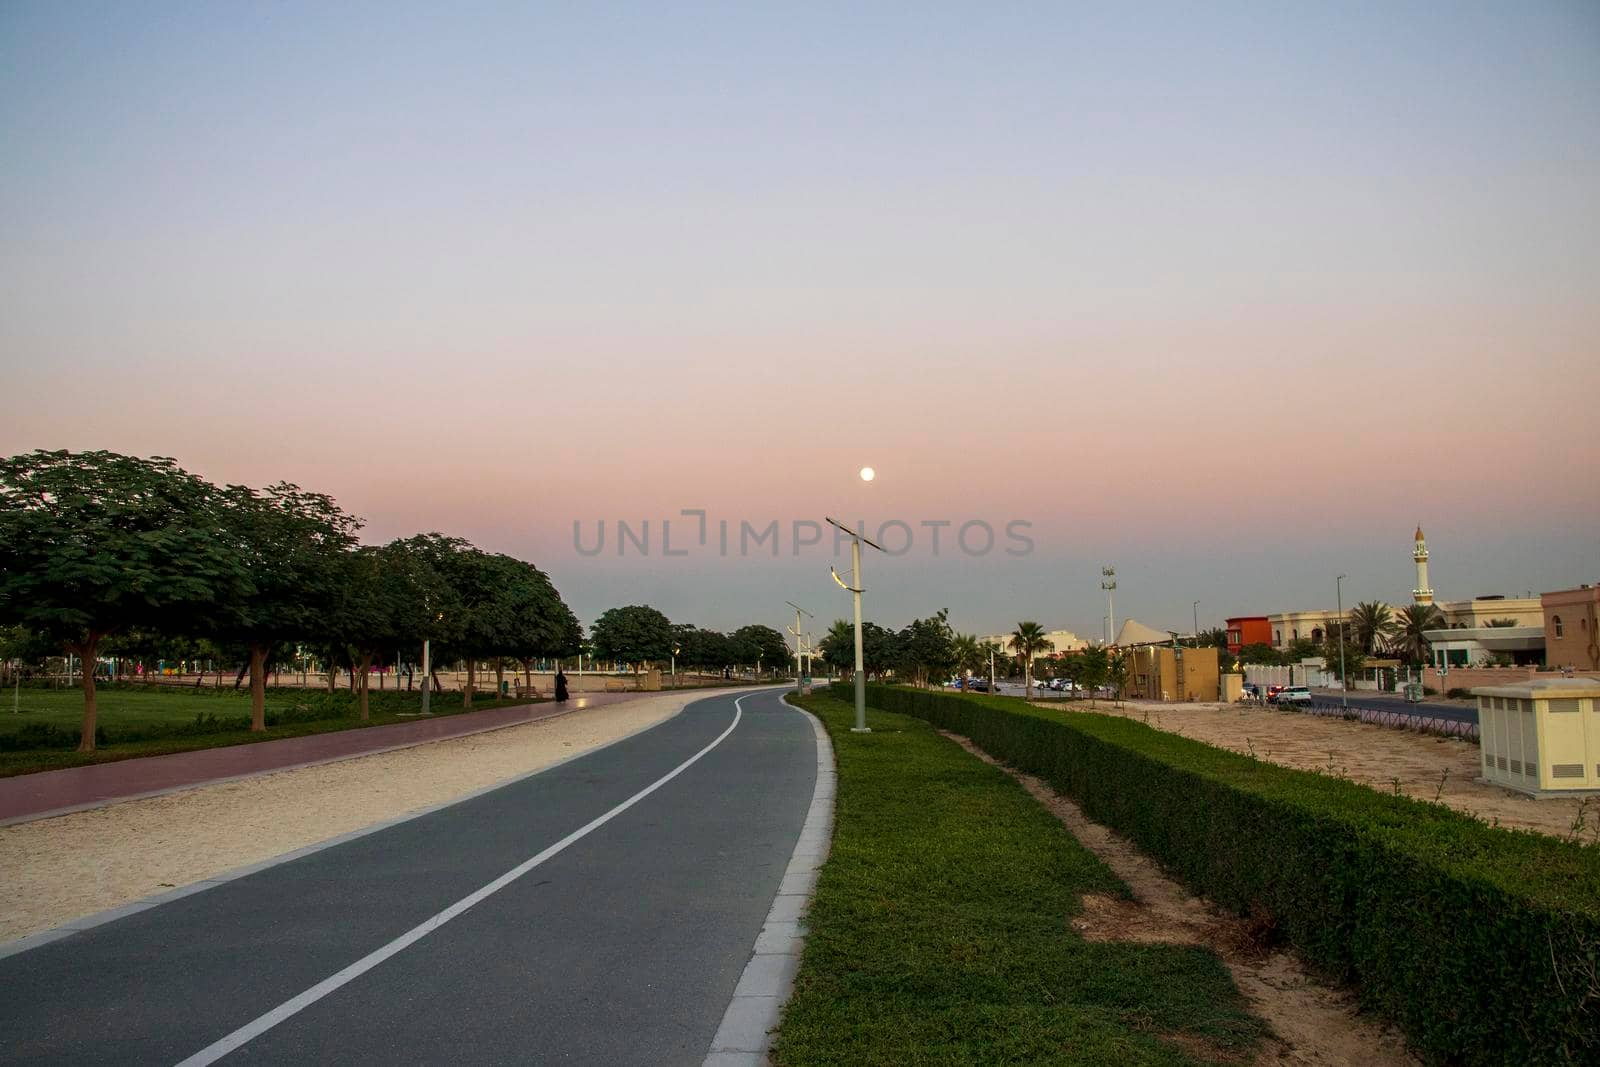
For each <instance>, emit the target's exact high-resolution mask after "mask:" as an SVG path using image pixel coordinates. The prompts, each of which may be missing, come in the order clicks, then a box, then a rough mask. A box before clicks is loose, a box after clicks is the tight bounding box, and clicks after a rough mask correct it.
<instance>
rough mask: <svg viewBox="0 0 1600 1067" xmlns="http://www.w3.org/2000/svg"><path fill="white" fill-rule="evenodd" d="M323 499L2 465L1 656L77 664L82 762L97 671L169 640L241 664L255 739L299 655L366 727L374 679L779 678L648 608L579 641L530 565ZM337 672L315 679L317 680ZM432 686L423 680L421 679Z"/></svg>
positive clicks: (45, 462)
mask: <svg viewBox="0 0 1600 1067" xmlns="http://www.w3.org/2000/svg"><path fill="white" fill-rule="evenodd" d="M361 526H362V523H361V520H360V519H358V518H356V517H355V516H353V515H350V514H348V513H346V512H345V511H344V510H343V509H341V508H340V507H339V505H338V504H337V503H336V502H335V501H334V500H333V499H332V498H331V497H329V496H327V495H325V494H322V493H314V492H309V491H306V490H303V489H301V488H300V487H298V486H296V485H292V484H289V483H286V482H282V483H278V484H276V485H271V486H268V487H267V488H265V489H259V490H258V489H252V488H249V487H247V486H240V485H227V486H216V485H213V484H211V483H210V482H207V481H206V480H204V479H202V478H200V477H198V476H196V475H193V474H191V473H189V472H188V471H185V470H183V469H182V468H180V467H179V466H178V465H177V464H176V463H175V462H174V461H173V460H171V459H167V458H161V457H156V458H150V459H140V458H137V457H133V456H124V455H119V454H117V453H113V452H81V453H73V452H66V451H45V450H40V451H35V452H31V453H27V454H25V455H18V456H12V457H9V458H7V459H4V460H0V628H8V629H6V630H5V632H4V633H3V634H0V637H3V639H4V643H5V645H6V646H7V647H6V653H7V656H8V657H11V656H15V657H16V658H18V659H35V658H42V656H43V655H44V654H46V651H47V650H50V651H54V652H57V653H60V652H65V653H69V654H71V655H73V656H76V657H78V658H79V659H81V660H82V662H83V663H84V664H85V667H86V669H85V670H83V672H82V686H83V695H84V717H83V732H82V740H81V742H80V749H81V750H83V751H90V750H92V749H93V747H94V738H95V727H96V719H97V707H96V699H95V674H96V671H95V664H96V663H97V661H98V660H99V659H100V657H101V656H102V655H104V654H108V653H109V654H116V655H128V654H137V652H138V650H140V649H148V648H154V647H159V646H161V645H163V644H171V643H172V642H186V643H189V644H191V645H192V646H193V645H197V644H198V643H201V642H203V643H204V644H203V646H202V647H204V648H205V649H206V650H207V651H210V652H215V653H217V654H218V657H219V658H221V659H224V660H229V661H234V660H237V661H238V662H240V663H241V664H243V665H244V669H245V671H246V672H247V673H248V676H249V680H250V701H251V723H252V729H255V730H264V729H265V728H266V716H265V693H266V676H267V672H268V670H269V668H270V667H271V666H272V665H273V664H274V663H282V662H284V661H285V660H286V659H287V658H288V650H289V649H290V648H291V647H293V648H298V649H304V650H306V651H308V652H310V653H311V654H313V655H314V656H315V657H316V658H318V659H320V660H322V661H323V662H324V663H327V664H330V665H332V666H337V665H343V666H345V667H347V668H348V669H349V670H350V672H351V677H352V682H353V686H354V688H355V689H356V692H357V694H358V696H357V703H358V706H359V710H360V715H361V718H362V719H366V718H367V717H368V701H367V686H368V681H369V677H370V673H369V668H370V667H371V666H372V665H373V664H375V663H389V662H395V661H396V660H399V659H403V660H406V661H410V662H415V658H416V653H417V652H418V650H419V649H420V647H421V645H422V643H423V642H424V641H428V642H431V646H432V653H433V656H434V659H435V662H436V663H441V664H451V663H465V664H466V668H467V679H466V685H465V688H464V691H463V695H462V701H463V704H464V706H466V707H471V706H472V699H473V694H474V691H475V689H476V686H477V667H478V665H479V664H480V663H483V662H488V663H491V664H492V665H493V666H494V669H495V671H496V674H497V675H498V676H503V670H504V664H505V663H507V662H513V663H520V664H521V665H522V667H523V668H524V669H525V670H526V671H528V672H529V673H530V674H531V672H532V664H533V662H534V661H535V660H544V659H558V660H559V659H562V658H568V657H572V656H575V655H577V654H579V653H580V652H587V653H588V654H590V655H592V656H599V657H601V658H607V659H612V660H617V661H621V662H626V663H631V664H634V665H635V668H636V669H637V668H639V667H642V666H646V665H648V664H650V663H652V662H658V663H666V662H667V661H668V659H669V658H670V657H672V656H674V655H675V654H676V655H677V656H678V659H679V661H680V662H682V663H684V664H685V665H686V666H689V667H696V668H701V669H704V668H710V667H716V668H721V667H724V666H729V665H734V664H753V665H758V666H759V665H761V664H763V663H765V664H767V665H770V666H772V667H775V668H780V669H781V668H782V667H783V666H785V665H786V664H787V662H788V656H789V650H788V648H787V647H786V646H785V644H784V642H783V638H782V636H781V635H780V634H778V633H777V631H775V630H773V629H771V628H770V627H766V626H746V627H743V628H741V629H739V630H737V631H735V632H733V633H731V634H722V633H718V632H716V631H711V630H704V629H701V628H699V627H696V626H684V625H680V626H673V625H672V624H671V623H670V622H669V621H668V620H667V618H666V616H665V615H662V614H661V613H660V612H659V611H656V610H655V609H653V608H649V607H645V606H629V607H623V608H613V609H612V610H610V611H608V612H606V613H605V614H604V615H602V616H601V617H600V619H599V620H598V621H597V622H596V623H595V626H594V628H593V631H592V634H591V635H590V640H589V642H588V643H587V644H586V643H585V641H584V634H583V629H582V627H581V626H579V624H578V620H577V618H576V617H575V616H574V615H573V613H572V611H571V610H570V609H569V608H568V607H567V605H566V603H565V601H563V600H562V598H561V595H560V594H559V593H558V592H557V591H556V589H555V587H554V585H552V584H551V582H550V579H549V577H548V576H547V575H546V574H545V573H544V572H543V571H541V570H539V569H538V568H537V567H535V566H534V565H532V564H531V563H527V562H525V561H523V560H519V559H515V558H513V557H511V556H507V555H502V554H499V553H491V552H485V551H482V550H481V549H478V548H475V547H474V546H473V545H471V544H469V543H468V542H467V541H464V540H462V539H461V538H457V537H448V536H445V535H443V534H438V533H427V534H418V535H416V536H414V537H407V538H402V539H399V540H395V541H391V542H390V543H388V544H385V545H363V544H360V543H359V542H358V540H357V536H356V535H357V532H358V531H359V530H360V529H361ZM332 677H333V671H332V670H331V669H330V672H329V683H330V685H331V684H332ZM426 682H427V680H426V679H425V680H424V683H425V684H426Z"/></svg>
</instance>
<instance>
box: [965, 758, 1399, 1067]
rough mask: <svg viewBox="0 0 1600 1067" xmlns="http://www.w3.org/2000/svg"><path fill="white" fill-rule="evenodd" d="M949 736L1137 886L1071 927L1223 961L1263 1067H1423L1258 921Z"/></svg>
mask: <svg viewBox="0 0 1600 1067" xmlns="http://www.w3.org/2000/svg"><path fill="white" fill-rule="evenodd" d="M940 733H942V734H944V735H945V736H946V737H948V738H950V739H951V740H952V741H954V742H955V743H956V744H958V745H960V746H961V747H962V748H964V749H966V750H967V751H968V752H970V753H972V754H973V755H974V756H976V757H977V758H978V759H981V760H983V761H984V762H985V763H989V764H993V765H995V766H999V767H1000V768H1001V769H1002V770H1004V771H1005V772H1006V773H1007V774H1009V775H1011V776H1012V777H1013V778H1015V779H1016V780H1017V781H1019V782H1021V783H1022V787H1023V788H1024V789H1026V790H1027V791H1028V792H1029V793H1030V794H1032V796H1033V798H1034V799H1035V800H1037V801H1038V802H1039V803H1041V804H1043V805H1044V806H1045V808H1047V809H1048V810H1049V811H1050V813H1051V814H1053V815H1054V816H1055V817H1056V818H1058V819H1060V820H1061V822H1062V824H1063V825H1065V826H1066V828H1067V829H1068V830H1069V831H1071V833H1072V836H1073V837H1075V838H1077V839H1078V841H1079V843H1081V844H1082V845H1083V846H1084V847H1085V848H1087V849H1088V850H1089V851H1090V852H1093V853H1094V854H1095V855H1096V856H1099V857H1100V859H1101V860H1102V861H1104V863H1105V865H1106V866H1107V867H1110V868H1111V869H1112V870H1113V871H1115V872H1116V875H1117V877H1118V878H1121V879H1122V880H1123V881H1124V882H1126V883H1128V888H1129V889H1131V890H1132V891H1133V897H1134V899H1133V900H1122V899H1120V898H1118V897H1115V896H1110V895H1107V894H1092V895H1088V896H1085V897H1084V898H1083V914H1082V915H1080V916H1079V917H1078V918H1076V919H1074V920H1073V921H1072V926H1073V928H1074V929H1076V930H1077V931H1078V932H1079V933H1080V934H1082V935H1083V937H1084V938H1086V939H1087V940H1090V941H1133V942H1139V943H1155V944H1175V945H1202V946H1204V947H1206V948H1209V949H1210V950H1211V951H1213V952H1215V953H1216V954H1217V956H1218V958H1220V959H1221V960H1222V962H1223V963H1224V964H1225V965H1226V966H1227V968H1228V973H1229V974H1231V975H1233V981H1234V984H1235V985H1237V986H1238V987H1239V991H1240V992H1242V993H1243V994H1244V995H1245V996H1246V997H1247V998H1248V999H1249V1001H1250V1008H1251V1010H1252V1011H1254V1012H1255V1014H1257V1015H1259V1016H1261V1018H1263V1019H1264V1020H1266V1022H1267V1025H1269V1026H1271V1027H1272V1032H1273V1034H1274V1035H1275V1037H1274V1038H1272V1039H1269V1040H1267V1041H1266V1042H1265V1043H1264V1045H1263V1047H1262V1049H1261V1051H1260V1053H1259V1054H1258V1055H1257V1056H1256V1058H1255V1062H1256V1063H1257V1064H1292V1065H1304V1067H1407V1065H1415V1064H1417V1063H1420V1062H1421V1061H1419V1060H1418V1059H1417V1058H1416V1057H1415V1056H1413V1055H1411V1053H1410V1052H1408V1051H1407V1050H1406V1043H1405V1035H1403V1034H1401V1033H1400V1031H1398V1030H1396V1029H1395V1028H1394V1027H1392V1026H1387V1025H1384V1024H1383V1023H1382V1022H1380V1021H1378V1020H1377V1019H1374V1018H1373V1017H1372V1016H1370V1015H1362V1014H1360V1013H1359V1011H1358V1007H1357V1005H1356V1002H1355V998H1354V997H1352V996H1350V995H1349V994H1348V993H1345V992H1342V991H1340V990H1336V989H1333V988H1332V987H1330V986H1328V985H1326V984H1324V983H1323V982H1320V981H1318V980H1317V979H1316V978H1315V977H1313V976H1312V975H1311V974H1309V973H1308V972H1307V971H1306V968H1305V965H1304V964H1303V963H1302V962H1301V961H1300V960H1299V959H1298V958H1297V957H1296V956H1295V955H1294V954H1293V953H1290V952H1284V951H1282V950H1281V949H1273V948H1271V947H1269V945H1268V944H1267V941H1268V940H1269V938H1268V936H1267V935H1268V934H1269V931H1265V930H1262V929H1260V928H1259V926H1258V925H1257V924H1255V923H1253V922H1252V921H1251V920H1250V919H1248V918H1245V919H1238V918H1233V917H1230V916H1225V915H1222V914H1221V913H1220V912H1218V911H1217V910H1216V908H1215V907H1214V906H1213V905H1209V904H1207V903H1206V902H1205V901H1202V900H1201V899H1200V898H1198V897H1195V896H1192V895H1190V894H1189V893H1188V892H1186V891H1185V890H1184V888H1183V887H1182V886H1181V885H1179V884H1178V883H1177V882H1174V881H1173V880H1172V879H1170V878H1168V877H1167V876H1166V875H1165V874H1163V873H1162V872H1161V868H1160V867H1159V866H1157V865H1156V863H1155V862H1154V861H1153V860H1151V859H1150V858H1149V857H1148V856H1146V855H1145V854H1144V853H1142V852H1140V851H1139V850H1138V849H1137V848H1135V847H1134V846H1133V845H1132V844H1130V843H1129V842H1128V841H1126V840H1124V839H1123V838H1121V837H1118V836H1117V835H1116V834H1114V833H1112V832H1111V831H1110V830H1108V829H1106V828H1105V827H1104V826H1101V825H1100V824H1099V823H1097V822H1094V821H1093V820H1092V819H1089V818H1088V817H1087V816H1085V815H1084V814H1083V809H1082V808H1080V807H1079V806H1078V805H1077V804H1075V803H1073V802H1072V800H1071V799H1069V798H1067V797H1064V796H1062V795H1061V794H1060V793H1057V792H1056V791H1055V790H1054V789H1051V788H1050V787H1049V786H1048V785H1046V784H1045V782H1044V781H1043V780H1042V779H1040V778H1036V777H1034V776H1033V775H1031V774H1024V773H1023V772H1022V771H1019V770H1017V769H1015V768H1014V767H1007V766H1005V765H1004V764H1002V763H1000V761H999V760H996V759H995V758H994V757H993V756H991V755H989V754H988V753H987V752H985V751H983V750H982V749H980V748H979V747H978V746H977V745H974V744H973V743H972V742H971V741H968V740H967V739H966V738H964V737H962V736H961V735H960V734H953V733H950V732H949V731H946V730H941V731H940Z"/></svg>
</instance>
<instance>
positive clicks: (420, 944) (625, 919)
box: [0, 690, 826, 1067]
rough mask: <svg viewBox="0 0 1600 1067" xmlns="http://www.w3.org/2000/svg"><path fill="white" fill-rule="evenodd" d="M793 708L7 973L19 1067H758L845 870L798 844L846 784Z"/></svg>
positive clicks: (173, 908) (228, 889)
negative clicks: (740, 1008) (811, 924)
mask: <svg viewBox="0 0 1600 1067" xmlns="http://www.w3.org/2000/svg"><path fill="white" fill-rule="evenodd" d="M686 695H688V694H686ZM781 697H782V692H781V691H774V690H766V691H763V692H758V693H745V694H742V695H740V694H732V693H713V694H712V695H710V696H708V697H706V698H704V699H699V700H695V701H694V702H693V703H691V704H690V705H689V707H688V708H687V709H686V710H685V711H684V713H683V714H682V715H679V716H677V717H676V718H673V719H669V720H667V721H665V722H662V723H659V724H657V725H656V726H654V727H651V728H650V729H649V730H646V731H644V732H641V733H639V734H635V735H633V736H631V737H628V738H624V739H622V740H620V741H618V742H616V743H615V744H612V745H609V746H606V747H604V748H601V749H598V750H596V751H592V752H589V753H586V754H584V755H582V756H580V757H578V758H577V759H574V760H571V761H569V762H566V763H562V764H559V765H557V766H555V767H551V768H548V769H546V770H544V771H541V772H538V773H536V774H532V775H527V776H524V777H523V778H521V779H518V780H515V781H512V782H509V783H506V784H504V785H502V786H500V787H499V788H496V789H493V790H490V791H489V792H486V793H482V794H479V795H477V796H475V797H470V798H468V799H465V800H462V801H461V802H459V803H454V804H448V805H446V806H445V807H442V808H439V809H437V810H435V811H432V812H429V813H427V814H424V815H421V816H418V817H417V818H414V819H407V820H405V821H403V822H399V823H396V824H394V825H392V826H389V827H387V828H385V829H382V830H378V831H377V832H375V833H371V834H366V835H362V836H359V837H354V838H352V839H350V840H348V841H344V842H342V843H339V844H335V845H332V846H330V847H328V848H324V849H320V850H318V851H316V852H311V853H309V854H304V855H296V854H294V853H291V854H290V858H288V859H287V861H286V862H281V863H276V864H272V865H269V866H266V867H263V868H261V869H259V870H256V871H254V872H252V873H249V874H245V875H244V876H242V877H238V878H232V879H229V880H227V881H220V882H212V883H202V884H201V888H202V889H203V891H198V892H187V893H182V894H181V895H179V894H173V895H171V896H169V897H168V898H167V899H165V900H163V901H161V902H160V903H155V904H154V905H153V906H144V907H139V906H138V905H135V907H134V908H133V909H129V910H127V911H126V912H124V913H122V914H121V915H120V916H118V917H115V918H111V919H109V921H105V922H102V923H99V924H97V925H94V926H92V927H90V928H87V929H85V930H83V931H82V932H76V933H68V934H67V936H63V937H59V938H55V939H50V940H43V941H40V942H39V943H36V944H35V945H34V946H33V947H30V948H27V949H26V950H24V951H22V952H20V953H16V954H13V955H11V956H9V957H6V958H3V959H0V990H5V1016H4V1018H5V1045H4V1052H3V1053H0V1059H3V1060H4V1061H5V1062H7V1063H34V1062H39V1063H82V1064H86V1063H116V1064H129V1065H139V1064H151V1065H154V1067H170V1065H171V1064H173V1063H178V1062H180V1061H181V1062H182V1063H185V1064H190V1065H195V1067H199V1065H204V1064H210V1063H212V1062H213V1061H215V1060H217V1059H220V1058H222V1057H224V1056H228V1053H230V1052H234V1053H235V1055H233V1056H229V1057H228V1059H227V1061H226V1062H228V1063H233V1062H235V1061H237V1062H243V1063H251V1064H266V1065H272V1064H285V1065H298V1064H304V1063H337V1064H341V1065H346V1064H348V1065H351V1067H359V1065H363V1064H372V1065H374V1067H388V1065H390V1064H395V1063H505V1064H524V1063H568V1064H571V1063H604V1064H613V1065H618V1067H625V1065H630V1064H640V1065H649V1067H700V1065H701V1064H702V1063H703V1062H716V1063H744V1064H753V1063H759V1062H761V1060H762V1056H761V1054H760V1053H759V1052H756V1051H747V1052H741V1053H736V1054H734V1055H731V1056H727V1055H724V1056H718V1057H717V1058H716V1059H715V1061H707V1060H706V1053H707V1051H708V1050H709V1049H710V1048H711V1047H712V1045H713V1042H714V1041H715V1042H716V1043H718V1044H719V1045H721V1046H723V1047H729V1048H735V1049H761V1048H764V1047H765V1043H766V1030H767V1028H768V1027H769V1026H771V1025H772V1024H773V1023H774V1022H776V1014H777V1011H778V1009H779V1008H780V1007H781V1005H782V1002H783V1000H784V998H785V996H786V994H787V992H788V984H789V981H790V979H791V978H792V976H793V974H794V969H795V966H796V963H797V957H796V956H795V955H794V953H793V948H792V946H791V942H792V939H793V938H794V936H795V935H797V934H798V933H799V924H798V920H799V918H800V916H801V913H802V912H803V910H804V908H805V906H806V900H807V894H809V892H810V888H811V883H812V880H813V878H814V871H815V869H816V868H817V867H819V866H820V865H821V863H822V853H823V851H824V850H825V848H826V842H825V839H824V838H822V836H821V835H822V833H824V831H822V830H821V829H814V830H813V836H812V837H811V838H810V839H806V838H804V837H803V836H802V828H803V827H804V826H805V825H806V822H807V818H808V812H809V810H810V809H811V808H812V807H814V806H816V800H815V798H816V793H817V786H818V783H819V782H822V781H824V779H822V778H821V777H820V776H819V773H818V772H819V759H818V743H817V740H816V735H815V731H814V730H813V727H812V725H811V723H810V722H809V721H808V720H807V719H806V718H805V716H803V715H802V714H801V713H800V712H798V711H796V710H795V709H793V708H790V707H787V706H786V705H784V704H783V703H781V700H780V698H781ZM258 747H259V746H258ZM736 994H738V996H736ZM735 1000H736V1001H744V1002H745V1003H746V1004H747V1005H749V1006H750V1007H751V1009H754V1008H755V1007H765V1008H766V1009H767V1011H766V1013H765V1014H764V1015H762V1016H760V1017H759V1021H757V1020H758V1017H757V1016H756V1015H755V1014H754V1013H753V1010H752V1012H751V1013H749V1014H744V1013H735V1012H730V1011H728V1008H729V1003H730V1001H735ZM757 1001H759V1002H763V1003H762V1004H760V1005H757V1004H753V1003H752V1002H757ZM730 1018H731V1020H732V1025H730V1023H729V1020H730ZM719 1024H721V1030H720V1031H719ZM186 1057H187V1058H186Z"/></svg>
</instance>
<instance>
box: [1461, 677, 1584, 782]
mask: <svg viewBox="0 0 1600 1067" xmlns="http://www.w3.org/2000/svg"><path fill="white" fill-rule="evenodd" d="M1472 695H1473V696H1475V697H1477V698H1478V744H1479V749H1480V754H1481V762H1482V766H1483V777H1484V778H1485V779H1486V780H1487V781H1490V782H1493V783H1495V784H1496V785H1503V786H1505V787H1506V788H1508V789H1515V790H1517V791H1518V792H1521V793H1527V794H1529V795H1531V796H1536V797H1540V796H1565V795H1570V794H1572V793H1581V792H1586V791H1594V792H1600V682H1596V681H1592V680H1590V679H1586V678H1545V679H1540V680H1536V681H1531V682H1524V683H1522V684H1520V685H1491V686H1480V687H1479V688H1477V689H1474V690H1473V691H1472Z"/></svg>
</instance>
